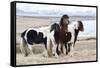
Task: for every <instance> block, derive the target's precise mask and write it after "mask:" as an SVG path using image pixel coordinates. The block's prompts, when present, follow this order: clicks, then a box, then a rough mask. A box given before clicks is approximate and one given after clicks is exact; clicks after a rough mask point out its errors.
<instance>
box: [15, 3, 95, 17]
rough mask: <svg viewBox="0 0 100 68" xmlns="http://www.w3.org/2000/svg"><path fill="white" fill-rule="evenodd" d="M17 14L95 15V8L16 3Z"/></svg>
mask: <svg viewBox="0 0 100 68" xmlns="http://www.w3.org/2000/svg"><path fill="white" fill-rule="evenodd" d="M16 8H17V11H18V12H17V14H20V15H21V12H20V13H19V10H20V11H23V12H24V13H23V12H22V15H29V16H30V15H54V16H60V15H62V14H68V15H70V16H71V15H90V16H91V15H92V16H93V15H94V16H96V8H94V7H80V6H61V5H60V6H59V5H44V4H29V3H17V7H16Z"/></svg>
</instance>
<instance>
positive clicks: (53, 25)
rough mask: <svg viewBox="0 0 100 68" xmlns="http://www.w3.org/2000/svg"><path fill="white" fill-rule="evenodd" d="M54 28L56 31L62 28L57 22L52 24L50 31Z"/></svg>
mask: <svg viewBox="0 0 100 68" xmlns="http://www.w3.org/2000/svg"><path fill="white" fill-rule="evenodd" d="M53 30H54V31H59V30H60V26H59V24H57V23H54V24H52V25H51V29H50V32H51V31H53Z"/></svg>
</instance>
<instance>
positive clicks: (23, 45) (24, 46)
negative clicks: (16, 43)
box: [20, 38, 28, 56]
mask: <svg viewBox="0 0 100 68" xmlns="http://www.w3.org/2000/svg"><path fill="white" fill-rule="evenodd" d="M20 50H21V53H22V54H24V55H25V56H28V51H27V43H26V41H25V40H24V39H23V38H21V40H20Z"/></svg>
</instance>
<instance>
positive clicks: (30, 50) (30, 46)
mask: <svg viewBox="0 0 100 68" xmlns="http://www.w3.org/2000/svg"><path fill="white" fill-rule="evenodd" d="M32 46H33V45H30V44H28V48H29V52H30V54H31V55H33V48H32Z"/></svg>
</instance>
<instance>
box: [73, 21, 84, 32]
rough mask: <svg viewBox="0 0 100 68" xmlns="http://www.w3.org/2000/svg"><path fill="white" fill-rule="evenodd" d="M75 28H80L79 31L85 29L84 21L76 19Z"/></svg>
mask: <svg viewBox="0 0 100 68" xmlns="http://www.w3.org/2000/svg"><path fill="white" fill-rule="evenodd" d="M74 29H76V30H79V31H84V26H83V23H82V22H81V21H75V22H74Z"/></svg>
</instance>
